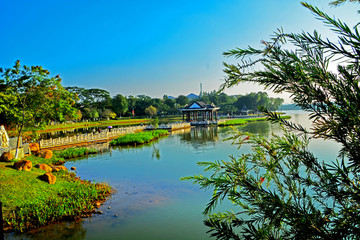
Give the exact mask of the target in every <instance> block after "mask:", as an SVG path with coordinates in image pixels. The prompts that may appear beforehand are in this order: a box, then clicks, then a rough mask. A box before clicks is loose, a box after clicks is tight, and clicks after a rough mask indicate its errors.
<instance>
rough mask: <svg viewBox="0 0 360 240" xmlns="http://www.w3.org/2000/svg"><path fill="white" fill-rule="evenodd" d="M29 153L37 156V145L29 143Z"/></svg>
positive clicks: (38, 148)
mask: <svg viewBox="0 0 360 240" xmlns="http://www.w3.org/2000/svg"><path fill="white" fill-rule="evenodd" d="M29 148H30V151H31V152H33V153H36V154H38V153H39V152H40V146H39V144H38V143H29Z"/></svg>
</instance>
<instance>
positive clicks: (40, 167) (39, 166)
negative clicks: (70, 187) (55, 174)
mask: <svg viewBox="0 0 360 240" xmlns="http://www.w3.org/2000/svg"><path fill="white" fill-rule="evenodd" d="M35 167H36V168H39V169H41V170H44V171H46V172H52V170H53V169H52V167H50V166H49V165H47V164H44V163H40V164H36V165H35Z"/></svg>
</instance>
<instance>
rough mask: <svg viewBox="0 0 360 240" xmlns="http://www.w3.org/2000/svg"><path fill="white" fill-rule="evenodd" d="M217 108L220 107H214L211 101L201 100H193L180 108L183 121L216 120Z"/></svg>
mask: <svg viewBox="0 0 360 240" xmlns="http://www.w3.org/2000/svg"><path fill="white" fill-rule="evenodd" d="M219 109H220V108H219V107H216V106H215V105H214V104H213V103H211V104H206V103H204V102H201V101H194V102H192V103H190V104H188V105H186V106H185V107H184V108H182V109H180V110H181V112H182V114H183V121H186V122H200V121H217V118H218V115H217V110H219ZM185 116H186V119H185Z"/></svg>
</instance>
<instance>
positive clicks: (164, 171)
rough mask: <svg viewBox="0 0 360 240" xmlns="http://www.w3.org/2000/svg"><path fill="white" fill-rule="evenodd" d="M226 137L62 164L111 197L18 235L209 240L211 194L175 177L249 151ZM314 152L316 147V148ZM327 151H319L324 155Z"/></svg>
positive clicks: (188, 138)
mask: <svg viewBox="0 0 360 240" xmlns="http://www.w3.org/2000/svg"><path fill="white" fill-rule="evenodd" d="M296 117H297V119H302V117H301V116H296ZM292 120H294V121H296V119H295V118H294V119H292ZM301 121H303V119H302V120H301ZM235 128H236V129H238V130H240V131H242V132H251V133H253V134H258V135H263V136H269V135H270V134H271V133H273V132H275V133H278V132H281V128H280V126H279V125H273V124H270V123H268V122H253V123H249V124H248V125H244V126H236V127H235ZM230 136H231V128H228V127H221V128H217V127H206V128H201V127H198V128H191V129H184V130H180V131H177V132H176V133H175V132H174V133H171V134H170V135H169V136H168V137H166V138H162V139H160V141H155V142H153V143H151V144H145V145H141V146H138V147H129V146H123V147H112V148H111V151H110V152H105V151H104V153H103V155H94V156H91V157H89V158H88V159H83V160H77V161H75V162H69V163H66V164H68V165H69V166H70V165H71V166H75V167H76V172H77V174H78V175H79V176H80V177H82V178H84V179H89V180H95V181H99V182H107V183H109V184H110V185H111V186H112V187H113V188H114V190H115V192H114V194H113V195H112V196H111V198H110V199H108V200H107V201H106V202H105V204H104V205H103V206H102V207H101V208H100V209H99V210H101V211H102V212H103V214H101V215H95V216H93V217H92V218H89V219H83V220H82V223H66V222H64V223H61V224H59V225H52V226H49V227H47V228H44V229H40V230H39V231H38V232H36V233H32V234H30V235H22V236H23V237H24V239H46V238H50V239H87V240H89V239H131V240H136V239H149V240H151V239H156V240H161V239H164V240H165V239H172V240H182V239H188V240H195V239H196V240H205V239H211V238H210V237H209V235H206V231H207V230H208V229H207V228H206V227H205V226H204V225H203V224H202V221H203V220H204V216H203V215H202V211H203V209H204V207H205V205H206V203H207V202H208V200H209V199H210V198H211V194H212V192H211V191H208V192H205V191H203V190H202V189H199V187H198V186H197V185H193V184H192V183H190V182H183V181H180V180H179V179H180V178H181V177H184V176H192V175H196V174H201V173H202V171H203V168H201V167H199V166H198V165H197V162H200V161H218V160H222V159H224V160H227V159H228V156H229V155H234V156H236V155H239V154H242V153H244V151H250V146H249V147H248V148H246V146H245V147H244V148H241V149H240V151H239V150H238V149H237V146H234V145H231V141H223V140H224V139H226V138H228V137H230ZM322 145H324V144H322ZM325 146H326V147H327V148H331V149H330V150H332V149H334V147H333V146H331V147H329V145H328V144H326V145H325ZM106 147H107V146H106V145H104V148H106ZM314 147H315V146H314ZM316 149H317V150H318V149H320V148H318V147H317V146H316ZM330 150H329V149H325V150H324V151H325V152H326V154H329V152H331V151H330ZM325 157H326V156H325ZM66 164H65V165H66ZM225 207H226V206H225ZM228 207H229V206H228ZM227 210H228V209H227ZM46 229H47V230H46ZM51 234H54V235H51ZM55 235H56V236H55Z"/></svg>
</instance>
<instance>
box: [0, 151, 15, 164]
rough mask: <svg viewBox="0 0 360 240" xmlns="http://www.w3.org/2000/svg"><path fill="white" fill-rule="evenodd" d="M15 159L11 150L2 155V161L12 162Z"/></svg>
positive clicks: (0, 158)
mask: <svg viewBox="0 0 360 240" xmlns="http://www.w3.org/2000/svg"><path fill="white" fill-rule="evenodd" d="M13 159H14V155H13V154H12V153H11V152H4V153H3V154H2V155H1V157H0V162H10V161H11V160H13Z"/></svg>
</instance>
